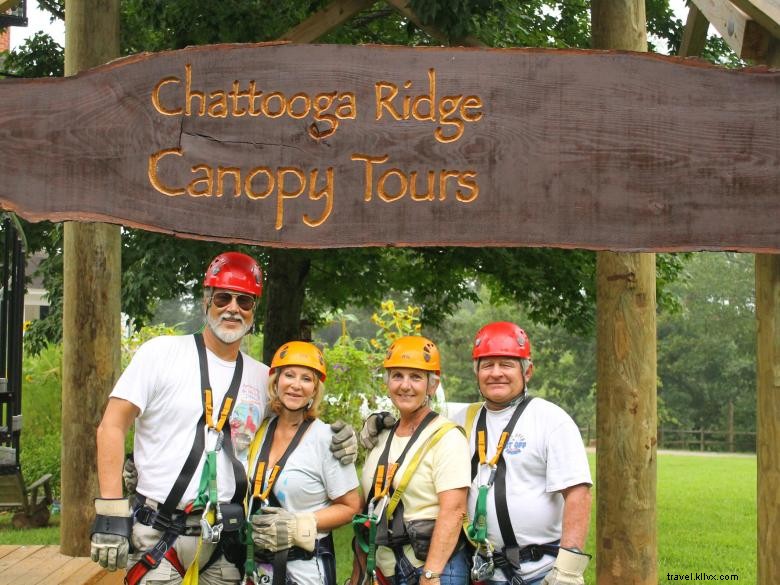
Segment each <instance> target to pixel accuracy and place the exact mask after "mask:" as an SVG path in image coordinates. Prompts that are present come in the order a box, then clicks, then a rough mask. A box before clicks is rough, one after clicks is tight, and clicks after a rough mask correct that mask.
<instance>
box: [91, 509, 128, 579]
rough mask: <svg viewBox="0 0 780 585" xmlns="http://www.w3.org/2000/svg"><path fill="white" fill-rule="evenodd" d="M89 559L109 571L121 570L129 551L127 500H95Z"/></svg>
mask: <svg viewBox="0 0 780 585" xmlns="http://www.w3.org/2000/svg"><path fill="white" fill-rule="evenodd" d="M95 513H96V516H95V524H94V525H93V527H92V539H91V547H90V554H89V556H90V557H91V558H92V560H93V561H95V562H96V563H98V564H99V565H100V566H101V567H103V568H105V569H108V570H109V571H116V570H117V569H124V568H125V567H126V566H127V556H128V553H129V552H130V534H131V531H132V519H131V518H130V506H129V505H128V502H127V499H126V498H120V499H101V498H98V499H96V500H95Z"/></svg>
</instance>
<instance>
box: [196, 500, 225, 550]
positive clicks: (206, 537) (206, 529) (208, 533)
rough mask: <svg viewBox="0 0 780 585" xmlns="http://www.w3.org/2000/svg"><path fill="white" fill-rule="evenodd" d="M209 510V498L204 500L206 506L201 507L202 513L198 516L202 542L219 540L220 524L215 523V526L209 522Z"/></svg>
mask: <svg viewBox="0 0 780 585" xmlns="http://www.w3.org/2000/svg"><path fill="white" fill-rule="evenodd" d="M210 511H211V500H209V501H207V502H206V507H205V508H203V514H202V515H201V517H200V534H201V536H202V538H203V542H210V543H212V544H214V543H217V542H219V537H220V535H221V534H222V524H217V526H212V525H211V524H209V520H208V513H209V512H210Z"/></svg>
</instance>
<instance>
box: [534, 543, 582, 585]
mask: <svg viewBox="0 0 780 585" xmlns="http://www.w3.org/2000/svg"><path fill="white" fill-rule="evenodd" d="M589 560H590V555H588V554H585V553H583V552H580V551H579V550H570V549H568V548H561V549H560V550H559V551H558V558H557V559H555V564H554V565H553V568H552V570H551V571H550V572H549V573H547V576H546V577H545V578H544V581H542V585H585V578H584V577H583V574H584V573H585V567H587V566H588V561H589Z"/></svg>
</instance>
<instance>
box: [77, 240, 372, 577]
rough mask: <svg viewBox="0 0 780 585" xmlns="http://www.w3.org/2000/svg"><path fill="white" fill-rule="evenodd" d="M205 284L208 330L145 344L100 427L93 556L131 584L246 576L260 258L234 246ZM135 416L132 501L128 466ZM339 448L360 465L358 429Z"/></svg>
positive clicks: (256, 415)
mask: <svg viewBox="0 0 780 585" xmlns="http://www.w3.org/2000/svg"><path fill="white" fill-rule="evenodd" d="M203 287H204V294H203V311H204V314H205V321H206V325H205V327H204V328H203V332H202V334H201V333H198V334H195V335H180V336H160V337H157V338H154V339H152V340H150V341H148V342H146V343H145V344H143V345H142V346H141V347H140V348H139V349H138V351H137V352H136V354H135V355H134V356H133V359H132V361H131V362H130V364H129V365H128V367H127V369H126V370H125V371H124V372H123V374H122V376H121V377H120V378H119V380H118V381H117V383H116V386H115V387H114V389H113V391H112V392H111V396H110V398H109V401H108V404H107V406H106V410H105V413H104V415H103V419H102V421H101V423H100V426H99V427H98V432H97V447H98V461H97V466H98V481H99V484H100V498H98V499H96V500H95V511H96V518H95V524H94V526H93V529H92V539H91V540H92V551H91V556H92V560H94V561H95V562H97V563H99V564H100V565H102V566H103V567H105V568H107V569H109V570H116V569H121V568H124V567H125V566H126V565H127V567H128V573H127V581H126V582H127V583H128V584H129V585H137V584H140V583H147V582H154V583H181V582H182V579H183V578H184V576H185V575H188V582H193V583H198V582H200V583H203V584H204V585H212V584H214V585H227V584H237V583H238V582H239V581H240V579H241V575H240V570H239V567H243V559H241V558H240V554H241V553H242V552H243V551H244V550H245V545H243V544H242V543H241V542H240V536H239V534H240V532H239V528H240V526H241V524H242V522H243V519H244V509H243V505H242V503H243V501H244V497H245V494H246V491H247V477H246V451H245V448H246V445H248V444H249V442H250V441H251V439H252V436H253V435H254V433H255V431H256V430H257V427H259V426H260V423H261V422H262V419H263V418H264V416H265V407H266V401H267V397H266V384H267V381H268V367H267V366H266V365H264V364H262V363H260V362H259V361H257V360H255V359H253V358H251V357H250V356H248V355H247V354H245V353H243V352H241V348H240V346H241V340H242V339H243V337H244V336H245V335H246V334H247V333H248V332H249V331H250V329H251V328H252V324H253V322H254V311H255V308H256V305H257V300H258V299H259V297H260V295H261V293H262V272H261V270H260V266H259V265H258V264H257V262H255V260H254V259H253V258H251V257H250V256H247V255H246V254H242V253H239V252H226V253H224V254H220V255H219V256H217V257H216V258H214V260H212V262H211V264H210V265H209V267H208V269H207V270H206V275H205V278H204V281H203ZM133 423H135V437H134V460H135V467H136V469H137V486H136V488H135V489H136V497H135V502H134V505H133V508H132V509H131V508H130V506H129V502H128V499H127V498H125V497H123V493H122V468H123V462H124V443H125V437H126V435H127V432H128V431H129V430H130V426H131V425H132V424H133ZM342 426H343V425H342ZM335 430H337V429H336V425H334V431H335ZM345 439H346V441H345ZM339 441H343V442H341V443H339ZM339 448H341V452H339ZM332 450H333V451H334V455H336V457H337V458H339V459H340V460H341V461H342V463H346V462H347V461H349V462H351V461H354V454H355V453H356V451H357V443H356V439H355V438H354V433H353V432H351V429H349V432H346V433H345V432H344V431H342V432H340V433H336V434H335V435H334V442H333V446H332ZM131 542H132V553H131V552H130V543H131ZM128 557H129V562H128Z"/></svg>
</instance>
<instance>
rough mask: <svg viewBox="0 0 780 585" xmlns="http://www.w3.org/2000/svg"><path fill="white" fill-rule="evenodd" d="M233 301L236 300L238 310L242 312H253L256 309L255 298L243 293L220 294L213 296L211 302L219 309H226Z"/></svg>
mask: <svg viewBox="0 0 780 585" xmlns="http://www.w3.org/2000/svg"><path fill="white" fill-rule="evenodd" d="M233 299H236V303H238V308H239V309H241V310H242V311H251V310H252V309H254V308H255V297H253V296H252V295H245V294H242V293H229V292H218V293H214V294H213V295H211V302H212V303H213V304H214V306H215V307H216V308H217V309H224V308H225V307H227V306H228V305H229V304H230V303H231V302H233Z"/></svg>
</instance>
